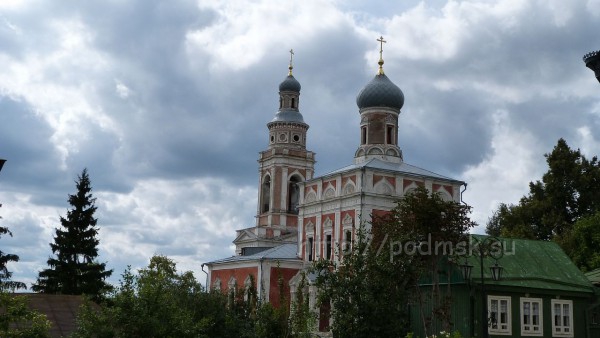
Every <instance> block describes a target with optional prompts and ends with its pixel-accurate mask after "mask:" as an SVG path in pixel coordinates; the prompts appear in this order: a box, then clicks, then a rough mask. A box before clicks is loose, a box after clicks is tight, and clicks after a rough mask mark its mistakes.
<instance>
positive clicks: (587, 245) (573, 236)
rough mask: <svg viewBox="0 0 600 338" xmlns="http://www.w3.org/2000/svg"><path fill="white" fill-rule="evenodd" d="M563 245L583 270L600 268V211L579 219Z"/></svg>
mask: <svg viewBox="0 0 600 338" xmlns="http://www.w3.org/2000/svg"><path fill="white" fill-rule="evenodd" d="M563 247H565V248H566V249H565V250H567V251H568V252H570V254H571V259H573V262H574V263H575V264H576V265H577V266H578V267H579V268H580V269H581V270H582V271H584V272H587V271H592V270H594V269H598V268H600V211H599V212H597V213H595V214H594V215H592V216H588V217H585V218H582V219H580V220H578V221H577V222H576V223H575V225H574V226H573V229H572V230H571V232H570V233H569V235H568V236H567V237H566V238H565V240H564V241H563Z"/></svg>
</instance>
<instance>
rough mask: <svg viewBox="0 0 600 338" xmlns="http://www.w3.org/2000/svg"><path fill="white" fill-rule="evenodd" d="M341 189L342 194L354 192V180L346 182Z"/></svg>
mask: <svg viewBox="0 0 600 338" xmlns="http://www.w3.org/2000/svg"><path fill="white" fill-rule="evenodd" d="M342 191H343V194H344V195H350V194H352V193H354V192H355V191H356V187H355V186H354V182H352V181H349V182H348V183H346V185H345V186H344V189H343V190H342Z"/></svg>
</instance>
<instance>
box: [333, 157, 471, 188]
mask: <svg viewBox="0 0 600 338" xmlns="http://www.w3.org/2000/svg"><path fill="white" fill-rule="evenodd" d="M360 168H370V169H377V170H384V171H390V172H397V173H402V174H405V175H408V176H417V177H428V178H435V179H438V180H443V181H451V182H456V183H464V182H462V181H459V180H455V179H453V178H450V177H447V176H443V175H440V174H436V173H434V172H432V171H429V170H426V169H423V168H419V167H417V166H414V165H411V164H408V163H406V162H401V163H393V162H386V161H382V160H380V159H378V158H372V159H370V160H368V161H365V162H361V163H358V164H356V163H355V164H351V165H348V166H345V167H343V168H340V169H337V170H334V171H332V172H329V173H326V174H324V175H322V177H324V176H330V175H335V174H341V173H345V172H349V171H353V170H355V169H360Z"/></svg>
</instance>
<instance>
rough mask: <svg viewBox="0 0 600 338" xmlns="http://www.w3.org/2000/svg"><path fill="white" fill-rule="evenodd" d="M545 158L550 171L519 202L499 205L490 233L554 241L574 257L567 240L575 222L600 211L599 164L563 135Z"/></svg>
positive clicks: (490, 224)
mask: <svg viewBox="0 0 600 338" xmlns="http://www.w3.org/2000/svg"><path fill="white" fill-rule="evenodd" d="M545 157H546V162H547V164H548V171H547V172H546V173H545V174H544V175H543V176H542V180H541V181H536V182H530V183H529V193H528V194H527V195H526V196H523V197H522V198H521V199H520V201H519V203H518V204H516V205H515V204H510V205H507V204H500V206H499V207H498V209H497V210H496V211H495V212H494V214H493V215H492V217H490V219H489V221H488V224H487V233H488V234H490V235H502V236H506V237H517V238H527V239H538V240H554V241H556V242H558V244H560V245H561V247H562V248H563V249H564V250H565V252H566V253H567V254H568V255H569V256H571V257H572V258H573V257H574V256H573V255H574V254H575V253H573V252H572V249H574V247H572V246H570V245H569V244H568V241H569V238H570V236H571V231H572V230H573V227H574V225H575V224H576V223H577V222H578V221H579V220H581V219H583V218H586V217H589V216H591V215H594V214H595V213H597V212H599V211H600V194H599V193H598V191H600V163H599V162H598V159H597V157H595V156H594V157H593V158H592V159H591V160H588V159H587V158H586V157H585V156H584V155H582V154H581V152H580V151H579V149H577V150H572V149H571V148H569V146H568V145H567V142H566V141H565V140H564V139H562V138H561V139H559V140H558V142H557V144H556V146H555V147H554V149H553V150H552V152H551V153H549V154H546V155H545Z"/></svg>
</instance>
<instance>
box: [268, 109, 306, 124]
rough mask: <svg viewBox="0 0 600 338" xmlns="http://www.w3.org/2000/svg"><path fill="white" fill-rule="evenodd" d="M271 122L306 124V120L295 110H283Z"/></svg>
mask: <svg viewBox="0 0 600 338" xmlns="http://www.w3.org/2000/svg"><path fill="white" fill-rule="evenodd" d="M271 122H297V123H304V118H303V117H302V114H300V112H299V111H297V110H295V109H282V110H280V111H278V112H277V114H275V117H274V118H273V120H271Z"/></svg>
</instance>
